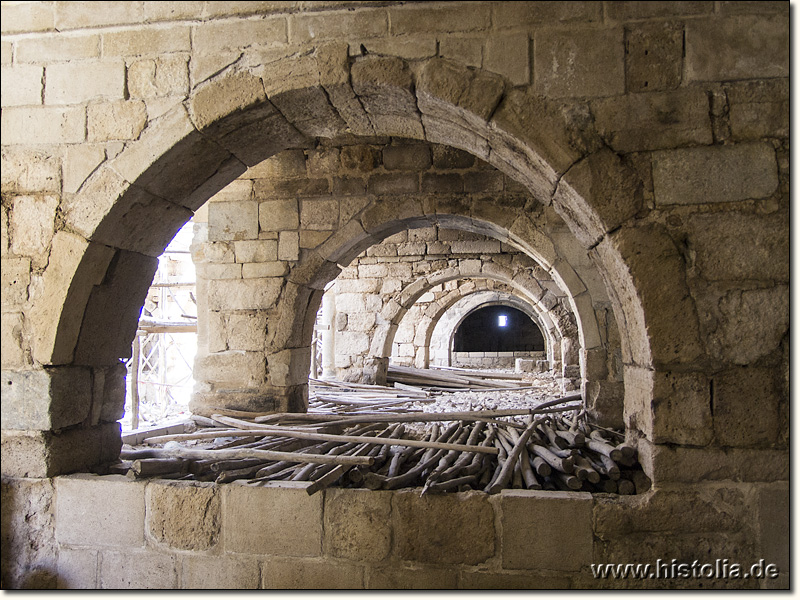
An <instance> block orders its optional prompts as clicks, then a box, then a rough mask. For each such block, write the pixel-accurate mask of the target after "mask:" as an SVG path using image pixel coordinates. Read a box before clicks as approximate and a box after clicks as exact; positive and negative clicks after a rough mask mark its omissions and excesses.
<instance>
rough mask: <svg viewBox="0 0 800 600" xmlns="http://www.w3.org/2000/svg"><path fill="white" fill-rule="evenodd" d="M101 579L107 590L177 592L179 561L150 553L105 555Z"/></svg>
mask: <svg viewBox="0 0 800 600" xmlns="http://www.w3.org/2000/svg"><path fill="white" fill-rule="evenodd" d="M99 578H100V588H101V589H106V590H125V589H131V590H144V589H152V590H168V589H175V588H176V587H177V583H178V568H177V558H176V557H175V556H171V555H168V554H160V553H157V552H151V551H138V552H137V551H135V550H133V551H131V550H124V551H121V552H103V554H102V555H101V557H100V574H99Z"/></svg>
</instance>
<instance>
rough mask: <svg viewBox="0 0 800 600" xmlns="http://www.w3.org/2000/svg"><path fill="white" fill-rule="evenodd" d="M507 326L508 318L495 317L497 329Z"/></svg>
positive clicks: (503, 316) (502, 316) (505, 316)
mask: <svg viewBox="0 0 800 600" xmlns="http://www.w3.org/2000/svg"><path fill="white" fill-rule="evenodd" d="M506 325H508V316H507V315H497V326H498V327H505V326H506Z"/></svg>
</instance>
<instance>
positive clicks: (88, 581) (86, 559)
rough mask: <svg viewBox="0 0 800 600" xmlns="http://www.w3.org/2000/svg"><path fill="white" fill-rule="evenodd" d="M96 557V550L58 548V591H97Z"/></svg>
mask: <svg viewBox="0 0 800 600" xmlns="http://www.w3.org/2000/svg"><path fill="white" fill-rule="evenodd" d="M98 555H99V553H98V552H97V550H85V549H83V548H80V549H75V548H68V547H65V546H62V547H60V548H59V549H58V589H60V590H86V589H88V590H92V589H97V566H98Z"/></svg>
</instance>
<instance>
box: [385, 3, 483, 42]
mask: <svg viewBox="0 0 800 600" xmlns="http://www.w3.org/2000/svg"><path fill="white" fill-rule="evenodd" d="M490 19H491V16H490V7H489V6H488V5H482V4H472V5H466V6H457V7H453V8H449V7H448V8H443V7H442V6H432V7H428V6H414V5H411V6H402V7H399V8H393V9H392V10H390V11H389V20H390V23H391V26H390V32H391V33H392V34H393V35H404V34H412V33H424V32H440V31H474V30H482V29H486V28H488V27H489V24H490Z"/></svg>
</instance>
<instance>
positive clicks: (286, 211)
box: [258, 199, 300, 231]
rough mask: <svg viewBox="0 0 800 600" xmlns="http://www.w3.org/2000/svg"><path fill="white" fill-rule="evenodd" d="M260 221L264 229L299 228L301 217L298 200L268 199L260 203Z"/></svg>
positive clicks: (282, 229)
mask: <svg viewBox="0 0 800 600" xmlns="http://www.w3.org/2000/svg"><path fill="white" fill-rule="evenodd" d="M258 222H259V226H260V227H261V230H262V231H284V230H287V229H297V228H298V227H299V225H300V217H299V212H298V208H297V200H294V199H292V200H268V201H266V202H261V203H260V204H259V205H258Z"/></svg>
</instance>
